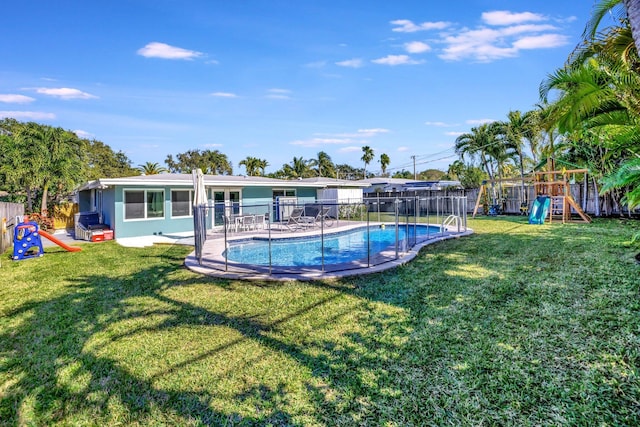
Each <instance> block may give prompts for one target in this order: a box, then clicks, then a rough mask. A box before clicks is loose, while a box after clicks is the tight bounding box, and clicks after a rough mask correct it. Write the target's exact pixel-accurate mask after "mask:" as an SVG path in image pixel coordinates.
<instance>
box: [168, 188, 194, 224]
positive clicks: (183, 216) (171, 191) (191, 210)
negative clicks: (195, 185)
mask: <svg viewBox="0 0 640 427" xmlns="http://www.w3.org/2000/svg"><path fill="white" fill-rule="evenodd" d="M174 191H188V192H189V215H175V216H174V215H173V195H172V194H171V193H173V192H174ZM169 194H170V196H169V197H170V205H171V212H169V218H171V219H173V218H176V219H179V218H193V190H191V189H187V188H172V189H170V190H169Z"/></svg>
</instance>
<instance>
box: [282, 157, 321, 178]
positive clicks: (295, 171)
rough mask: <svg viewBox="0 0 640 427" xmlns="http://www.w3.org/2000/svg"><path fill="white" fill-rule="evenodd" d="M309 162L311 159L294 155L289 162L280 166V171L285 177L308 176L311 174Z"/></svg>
mask: <svg viewBox="0 0 640 427" xmlns="http://www.w3.org/2000/svg"><path fill="white" fill-rule="evenodd" d="M311 162H312V160H305V159H304V158H303V157H295V156H294V157H293V161H292V162H291V164H285V165H283V166H282V172H283V174H284V175H285V176H286V177H287V178H309V177H310V176H311V175H312V174H313V172H312V169H311V166H310V164H311Z"/></svg>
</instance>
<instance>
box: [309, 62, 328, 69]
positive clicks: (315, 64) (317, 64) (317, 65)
mask: <svg viewBox="0 0 640 427" xmlns="http://www.w3.org/2000/svg"><path fill="white" fill-rule="evenodd" d="M326 65H327V61H316V62H309V63H308V64H304V66H305V67H307V68H324V67H325V66H326Z"/></svg>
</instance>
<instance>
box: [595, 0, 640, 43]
mask: <svg viewBox="0 0 640 427" xmlns="http://www.w3.org/2000/svg"><path fill="white" fill-rule="evenodd" d="M620 5H623V6H624V10H625V11H626V18H628V20H629V25H630V27H631V35H632V36H633V41H634V44H635V45H636V47H638V46H640V2H638V1H637V0H601V1H600V2H599V3H596V5H595V6H594V8H593V12H592V15H591V19H590V20H589V21H588V22H587V25H586V27H585V29H584V33H583V34H582V36H583V38H584V39H585V40H586V41H590V40H593V39H594V38H595V36H596V34H597V32H598V27H599V26H600V23H601V22H602V19H603V18H604V17H605V16H607V14H608V13H609V12H612V11H614V10H615V9H616V8H617V7H618V6H620ZM618 17H619V18H623V17H625V14H624V13H619V14H618Z"/></svg>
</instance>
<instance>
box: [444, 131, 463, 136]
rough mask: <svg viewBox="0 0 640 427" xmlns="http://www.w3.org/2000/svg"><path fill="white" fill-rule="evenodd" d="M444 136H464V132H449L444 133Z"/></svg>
mask: <svg viewBox="0 0 640 427" xmlns="http://www.w3.org/2000/svg"><path fill="white" fill-rule="evenodd" d="M444 134H445V135H447V136H460V135H462V134H464V132H453V131H451V132H445V133H444Z"/></svg>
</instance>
